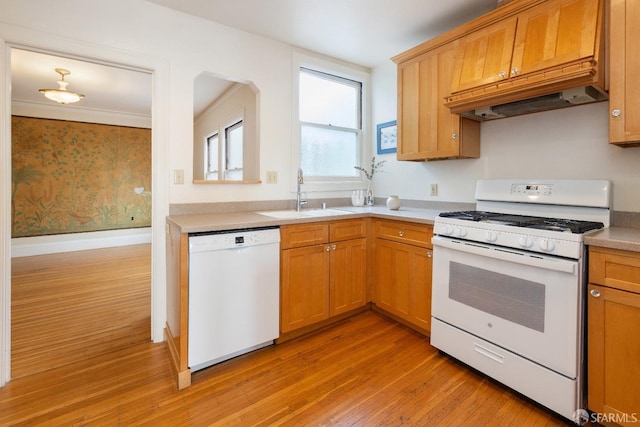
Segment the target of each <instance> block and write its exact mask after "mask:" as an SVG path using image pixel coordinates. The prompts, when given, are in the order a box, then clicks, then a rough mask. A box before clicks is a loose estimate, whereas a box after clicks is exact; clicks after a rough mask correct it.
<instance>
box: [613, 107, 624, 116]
mask: <svg viewBox="0 0 640 427" xmlns="http://www.w3.org/2000/svg"><path fill="white" fill-rule="evenodd" d="M621 114H622V110H618V109H615V110H611V115H612V116H613V117H620V115H621Z"/></svg>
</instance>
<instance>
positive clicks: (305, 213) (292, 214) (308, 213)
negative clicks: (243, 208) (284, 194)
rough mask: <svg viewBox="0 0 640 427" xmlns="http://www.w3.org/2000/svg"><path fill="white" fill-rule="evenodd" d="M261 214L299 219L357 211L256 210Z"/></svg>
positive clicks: (278, 217)
mask: <svg viewBox="0 0 640 427" xmlns="http://www.w3.org/2000/svg"><path fill="white" fill-rule="evenodd" d="M256 213H257V214H259V215H264V216H268V217H271V218H277V219H297V218H315V217H324V216H336V215H350V214H353V213H355V212H349V211H343V210H340V209H308V210H303V211H300V212H298V211H296V210H293V209H291V210H284V211H263V212H256Z"/></svg>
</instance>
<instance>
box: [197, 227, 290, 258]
mask: <svg viewBox="0 0 640 427" xmlns="http://www.w3.org/2000/svg"><path fill="white" fill-rule="evenodd" d="M279 242H280V229H278V228H268V229H258V230H254V229H251V230H232V231H223V232H215V233H207V234H199V235H193V236H189V252H190V253H193V252H206V251H215V250H224V249H232V248H241V247H246V246H257V245H265V244H269V243H279Z"/></svg>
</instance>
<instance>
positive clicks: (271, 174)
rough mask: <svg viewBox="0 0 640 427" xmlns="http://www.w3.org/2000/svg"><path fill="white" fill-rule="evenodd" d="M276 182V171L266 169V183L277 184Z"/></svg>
mask: <svg viewBox="0 0 640 427" xmlns="http://www.w3.org/2000/svg"><path fill="white" fill-rule="evenodd" d="M277 183H278V172H277V171H267V184H277Z"/></svg>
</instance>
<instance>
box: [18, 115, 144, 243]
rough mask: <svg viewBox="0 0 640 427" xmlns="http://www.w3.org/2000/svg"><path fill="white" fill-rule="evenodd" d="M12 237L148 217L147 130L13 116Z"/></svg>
mask: <svg viewBox="0 0 640 427" xmlns="http://www.w3.org/2000/svg"><path fill="white" fill-rule="evenodd" d="M11 137H12V140H11V157H12V194H11V209H12V224H13V225H12V237H25V236H39V235H48V234H63V233H76V232H85V231H98V230H111V229H118V228H135V227H148V226H150V225H151V130H150V129H141V128H130V127H122V126H110V125H101V124H95V123H81V122H72V121H64V120H49V119H38V118H30V117H20V116H13V117H12V118H11Z"/></svg>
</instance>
